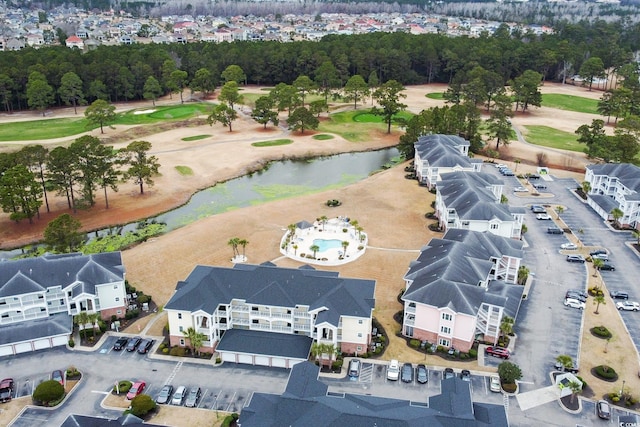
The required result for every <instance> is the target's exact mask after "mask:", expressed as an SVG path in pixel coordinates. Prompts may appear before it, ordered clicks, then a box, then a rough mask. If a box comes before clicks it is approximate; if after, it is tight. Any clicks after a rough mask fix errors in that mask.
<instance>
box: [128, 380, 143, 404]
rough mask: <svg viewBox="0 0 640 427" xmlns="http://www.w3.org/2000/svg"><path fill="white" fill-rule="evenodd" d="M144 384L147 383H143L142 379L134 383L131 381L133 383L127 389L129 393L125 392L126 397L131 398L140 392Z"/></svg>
mask: <svg viewBox="0 0 640 427" xmlns="http://www.w3.org/2000/svg"><path fill="white" fill-rule="evenodd" d="M146 386H147V383H145V382H144V381H136V382H135V383H133V385H132V386H131V388H130V389H129V393H127V399H128V400H131V399H133V398H134V397H136V396H137V395H139V394H141V393H142V392H143V391H144V389H145V387H146Z"/></svg>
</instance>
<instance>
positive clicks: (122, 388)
mask: <svg viewBox="0 0 640 427" xmlns="http://www.w3.org/2000/svg"><path fill="white" fill-rule="evenodd" d="M132 385H133V384H132V383H131V381H128V380H121V381H118V387H117V388H116V386H113V392H114V393H118V391H119V392H120V394H125V393H128V392H129V390H131V386H132Z"/></svg>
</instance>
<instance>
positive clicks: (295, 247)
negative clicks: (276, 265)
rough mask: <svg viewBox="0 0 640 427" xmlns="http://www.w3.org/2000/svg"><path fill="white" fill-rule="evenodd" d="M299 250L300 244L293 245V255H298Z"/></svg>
mask: <svg viewBox="0 0 640 427" xmlns="http://www.w3.org/2000/svg"><path fill="white" fill-rule="evenodd" d="M297 251H298V245H293V256H296V252H297Z"/></svg>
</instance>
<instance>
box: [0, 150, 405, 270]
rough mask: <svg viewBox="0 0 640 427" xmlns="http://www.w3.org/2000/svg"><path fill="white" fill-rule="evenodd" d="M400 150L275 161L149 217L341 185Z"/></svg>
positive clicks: (189, 217) (183, 221)
mask: <svg viewBox="0 0 640 427" xmlns="http://www.w3.org/2000/svg"><path fill="white" fill-rule="evenodd" d="M398 156H399V153H398V150H397V149H396V148H387V149H384V150H378V151H366V152H359V153H345V154H338V155H334V156H328V157H318V158H313V159H309V160H284V161H276V162H272V163H270V164H269V166H268V167H266V168H265V169H263V170H261V171H259V172H255V173H252V174H249V175H245V176H241V177H238V178H234V179H231V180H229V181H226V182H223V183H219V184H216V185H214V186H213V187H209V188H206V189H204V190H201V191H198V192H196V193H195V194H194V195H193V196H192V197H191V199H189V201H188V202H187V203H186V204H184V205H182V206H180V207H178V208H176V209H173V210H171V211H168V212H165V213H163V214H160V215H157V216H155V217H153V218H149V222H152V221H155V222H159V223H165V224H167V231H171V230H175V229H176V228H179V227H182V226H185V225H187V224H190V223H192V222H195V221H198V220H199V219H203V218H206V217H209V216H211V215H215V214H218V213H222V212H227V211H230V210H234V209H238V208H242V207H246V206H252V205H257V204H261V203H266V202H269V201H273V200H279V199H285V198H290V197H298V196H301V195H305V194H311V193H317V192H320V191H324V190H328V189H331V188H342V187H344V186H347V185H349V184H353V183H355V182H358V181H360V180H362V179H364V178H366V177H368V176H369V175H370V174H371V173H372V172H375V171H377V170H380V169H381V168H382V167H383V166H384V165H386V164H389V163H390V162H392V160H393V159H394V158H397V157H398ZM136 227H137V222H135V223H131V224H127V225H125V226H124V227H122V230H121V232H122V233H123V232H126V231H133V230H135V229H136ZM109 232H110V229H103V230H98V231H93V232H91V233H89V234H88V235H87V236H88V237H89V238H95V237H96V236H100V235H106V234H108V233H109ZM21 253H22V250H21V249H16V250H12V251H0V259H3V258H4V259H6V258H11V257H14V256H17V255H20V254H21Z"/></svg>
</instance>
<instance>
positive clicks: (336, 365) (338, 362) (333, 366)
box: [331, 360, 342, 371]
mask: <svg viewBox="0 0 640 427" xmlns="http://www.w3.org/2000/svg"><path fill="white" fill-rule="evenodd" d="M331 369H333V370H334V371H337V370H340V369H342V360H335V361H334V362H333V363H332V364H331Z"/></svg>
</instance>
